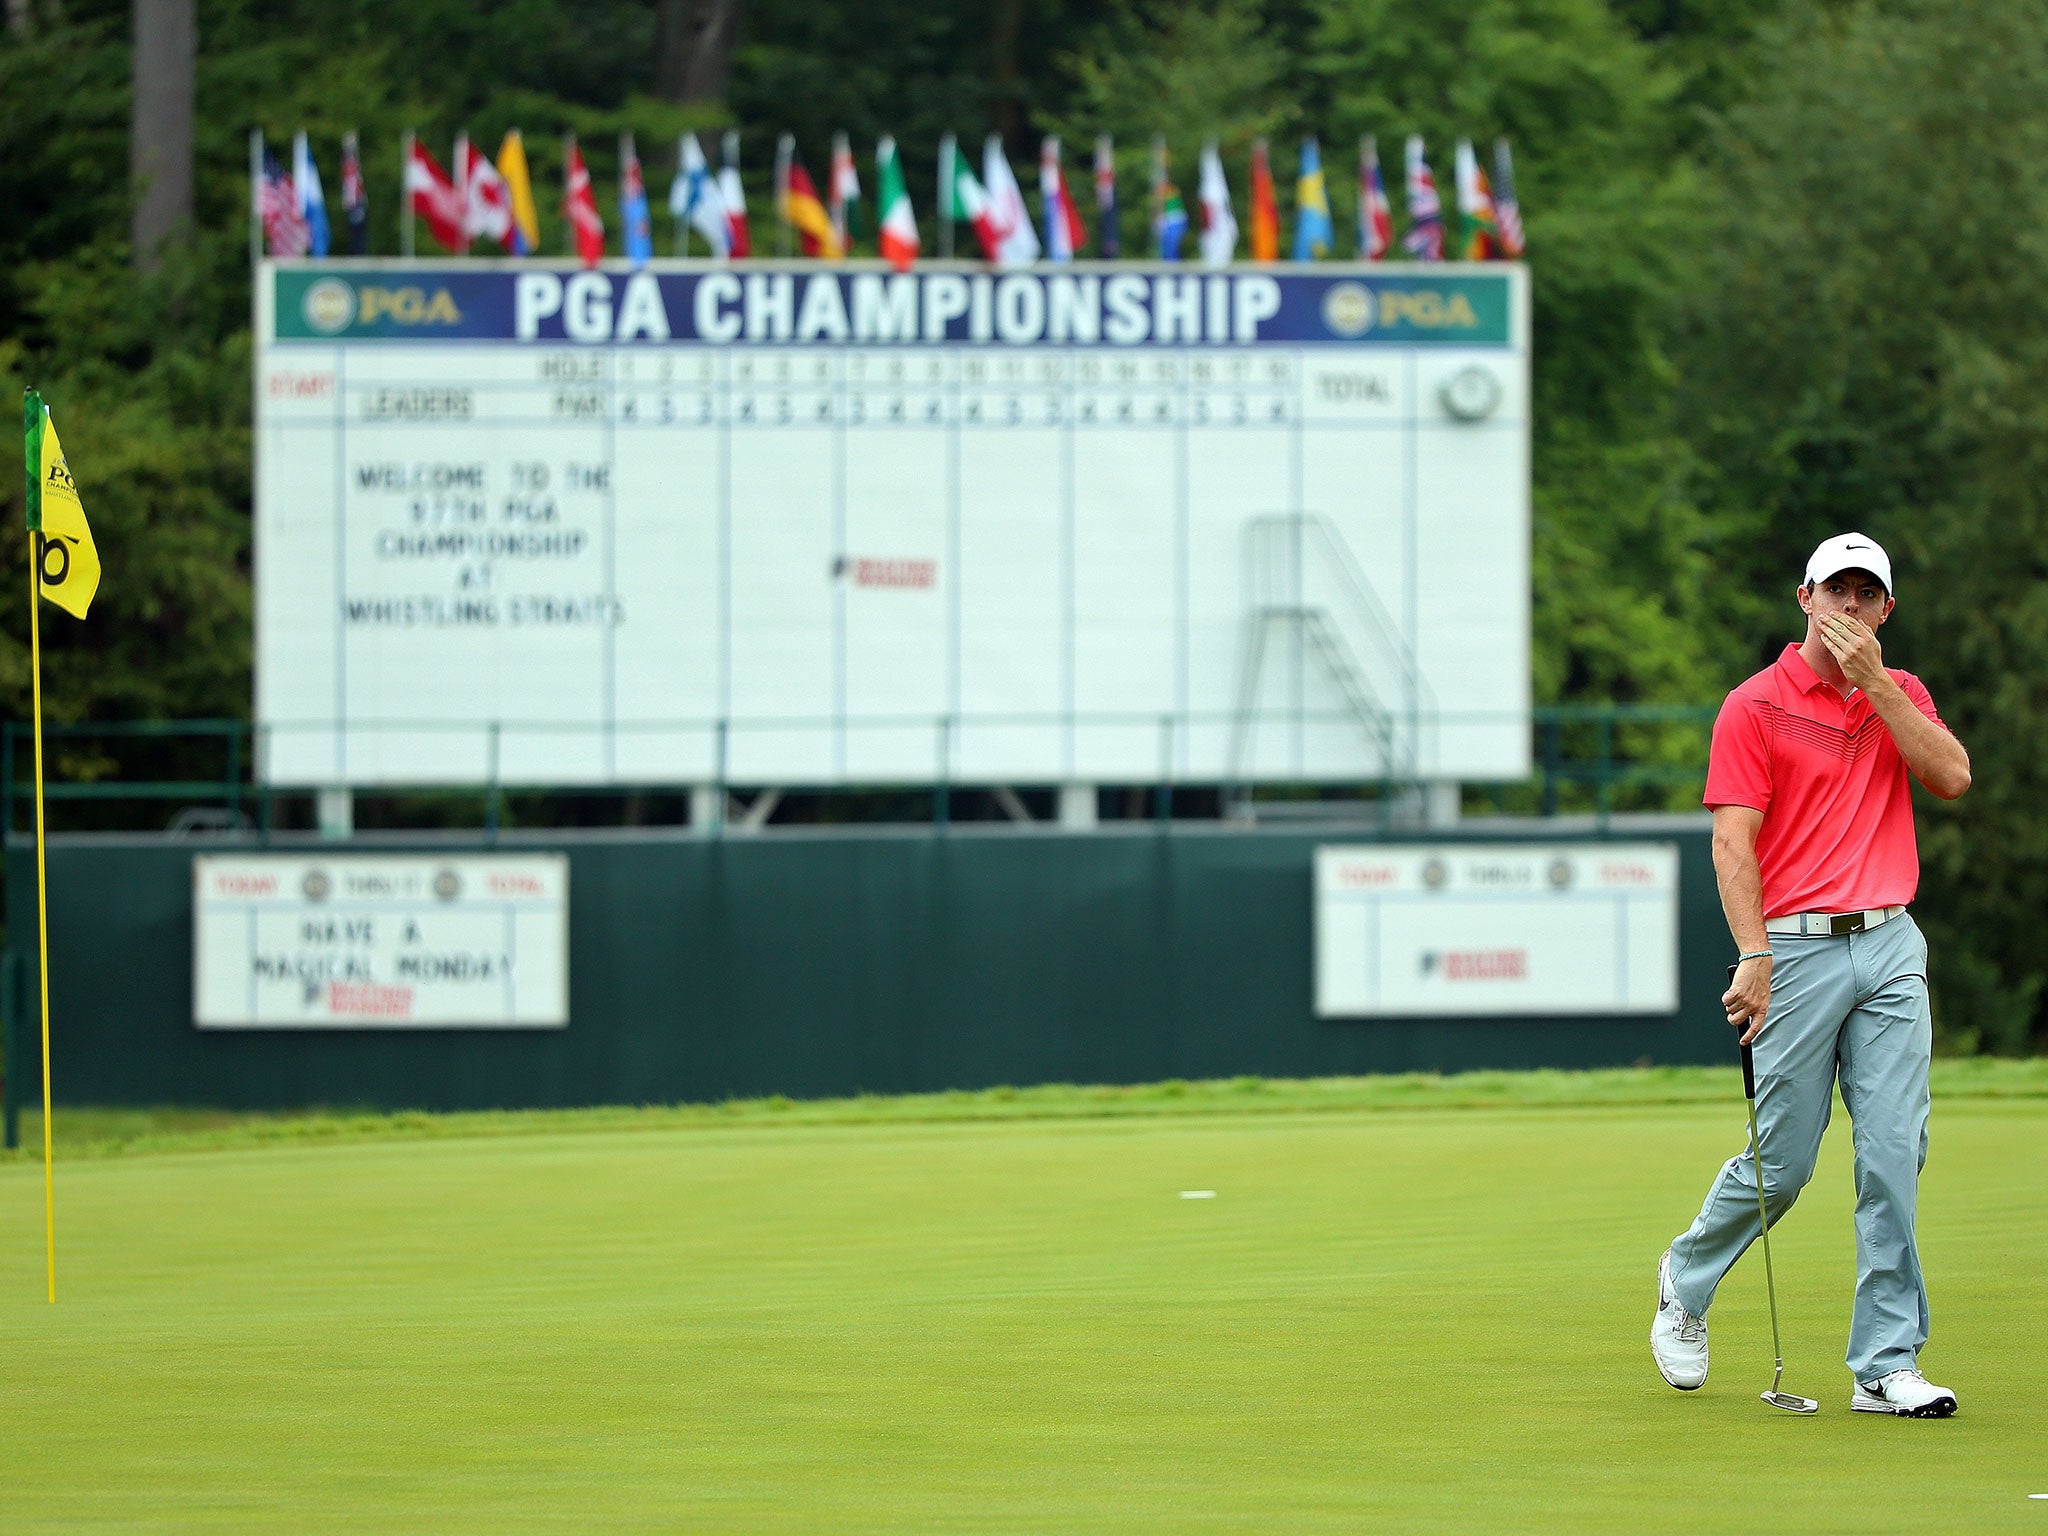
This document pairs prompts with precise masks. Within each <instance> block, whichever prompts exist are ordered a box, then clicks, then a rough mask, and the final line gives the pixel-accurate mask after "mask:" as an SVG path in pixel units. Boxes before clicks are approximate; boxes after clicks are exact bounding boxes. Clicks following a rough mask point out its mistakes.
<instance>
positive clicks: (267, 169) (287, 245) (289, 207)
mask: <svg viewBox="0 0 2048 1536" xmlns="http://www.w3.org/2000/svg"><path fill="white" fill-rule="evenodd" d="M256 209H257V216H258V217H259V218H261V219H262V221H263V243H264V244H265V245H266V246H268V247H269V249H270V254H271V255H273V256H303V255H305V254H306V252H307V251H309V250H311V249H312V246H313V236H312V232H311V231H310V230H308V229H307V227H306V216H305V214H303V213H302V212H300V211H299V193H298V189H297V188H296V187H294V186H293V185H292V179H291V177H289V176H287V175H285V173H284V168H283V167H282V166H280V165H279V164H278V163H277V156H276V155H273V154H272V153H270V151H268V150H265V151H264V152H263V181H262V184H261V185H260V186H259V187H258V188H257V189H256Z"/></svg>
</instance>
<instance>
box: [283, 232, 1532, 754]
mask: <svg viewBox="0 0 2048 1536" xmlns="http://www.w3.org/2000/svg"><path fill="white" fill-rule="evenodd" d="M257 277H258V281H257V297H256V307H257V317H256V318H257V356H256V364H255V374H256V377H255V387H256V440H257V474H256V597H257V627H256V642H257V644H256V653H257V673H256V713H257V720H258V725H259V731H260V740H261V755H260V768H261V772H262V773H263V775H264V777H265V778H266V779H267V780H268V781H270V782H272V783H277V784H286V785H336V786H341V785H374V784H399V783H417V784H424V783H437V782H444V783H445V782H481V781H483V780H485V779H488V778H495V779H497V780H499V781H502V782H507V783H535V784H568V783H620V784H630V783H662V784H681V783H711V782H719V781H723V782H735V783H753V784H774V785H838V784H862V783H897V784H902V783H916V782H929V781H935V780H938V779H941V778H943V779H947V780H951V781H955V782H962V783H1055V782H1090V781H1097V782H1103V781H1106V782H1133V781H1139V782H1153V781H1157V780H1159V779H1161V778H1163V777H1170V778H1172V779H1174V780H1176V781H1180V782H1201V781H1209V782H1221V781H1237V782H1256V781H1262V780H1266V781H1270V780H1288V781H1332V780H1358V779H1370V778H1376V777H1402V778H1418V779H1436V778H1442V779H1501V778H1510V777H1518V776H1520V775H1521V774H1523V773H1525V772H1526V771H1527V768H1528V754H1529V736H1528V699H1529V553H1528V551H1529V379H1528V362H1529V341H1528V336H1529V313H1528V290H1527V281H1526V273H1525V272H1524V271H1523V270H1522V269H1521V268H1519V267H1517V266H1512V265H1505V264H1485V265H1461V264H1455V263H1445V264H1432V265H1426V266H1390V265H1372V266H1345V265H1338V264H1316V265H1312V266H1311V265H1304V266H1285V265H1283V266H1272V267H1236V268H1231V269H1227V270H1217V271H1205V270H1201V269H1193V268H1187V267H1180V266H1169V265H1158V266H1153V265H1146V264H1141V263H1114V264H1098V265H1090V264H1086V263H1076V264H1074V265H1072V266H1064V267H1034V268H1031V269H1027V270H1018V271H991V270H989V269H987V268H983V267H978V266H967V265H959V266H952V265H943V264H941V265H931V266H925V267H920V268H919V269H917V270H916V271H913V272H910V273H901V274H899V273H893V272H890V271H888V270H886V269H884V268H881V267H870V266H864V265H862V264H860V263H852V264H846V265H825V264H821V263H773V262H760V263H743V264H739V265H734V266H722V265H712V264H706V263H687V262H673V263H655V264H653V265H651V266H648V267H645V268H642V269H639V270H633V269H630V268H627V267H625V266H622V265H620V266H612V265H607V266H605V267H602V268H598V269H592V270H582V269H578V268H574V267H570V266H558V265H551V264H546V263H538V262H525V263H502V264H500V263H488V262H477V261H461V262H438V263H437V262H409V263H391V262H377V261H364V262H338V261H322V262H303V263H301V262H276V263H269V262H266V263H265V264H263V266H262V267H261V268H260V269H259V271H258V274H257Z"/></svg>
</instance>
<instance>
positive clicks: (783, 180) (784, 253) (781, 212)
mask: <svg viewBox="0 0 2048 1536" xmlns="http://www.w3.org/2000/svg"><path fill="white" fill-rule="evenodd" d="M795 157H796V135H795V134H790V133H785V134H784V135H783V136H782V137H781V138H779V139H777V140H776V141H775V254H776V255H778V256H780V257H783V258H784V259H785V260H786V259H788V257H789V256H790V254H791V252H792V248H793V247H792V241H791V236H792V235H793V234H794V233H795V230H794V227H793V226H792V225H791V224H790V222H789V167H790V162H791V161H792V160H794V159H795Z"/></svg>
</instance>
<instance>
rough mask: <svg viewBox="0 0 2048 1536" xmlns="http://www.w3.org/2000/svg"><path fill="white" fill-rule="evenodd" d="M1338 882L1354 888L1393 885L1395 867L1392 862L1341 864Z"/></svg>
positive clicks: (1338, 870)
mask: <svg viewBox="0 0 2048 1536" xmlns="http://www.w3.org/2000/svg"><path fill="white" fill-rule="evenodd" d="M1337 883H1338V884H1339V885H1347V886H1352V887H1354V888H1356V887H1368V888H1369V887H1372V886H1376V885H1392V884H1393V883H1394V867H1393V866H1392V865H1391V864H1339V865H1338V866H1337Z"/></svg>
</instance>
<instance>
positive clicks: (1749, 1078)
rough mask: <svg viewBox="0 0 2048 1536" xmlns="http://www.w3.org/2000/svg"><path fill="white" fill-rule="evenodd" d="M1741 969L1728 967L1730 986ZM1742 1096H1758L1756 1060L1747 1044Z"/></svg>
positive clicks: (1751, 1097)
mask: <svg viewBox="0 0 2048 1536" xmlns="http://www.w3.org/2000/svg"><path fill="white" fill-rule="evenodd" d="M1740 969H1741V967H1740V966H1736V965H1731V966H1729V967H1728V984H1729V985H1730V986H1733V985H1734V984H1735V973H1736V972H1737V971H1738V970H1740ZM1742 1096H1743V1097H1744V1098H1745V1099H1753V1098H1755V1097H1756V1062H1755V1061H1754V1060H1753V1059H1752V1058H1751V1056H1750V1054H1749V1047H1748V1046H1747V1045H1745V1046H1743V1047H1742Z"/></svg>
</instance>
